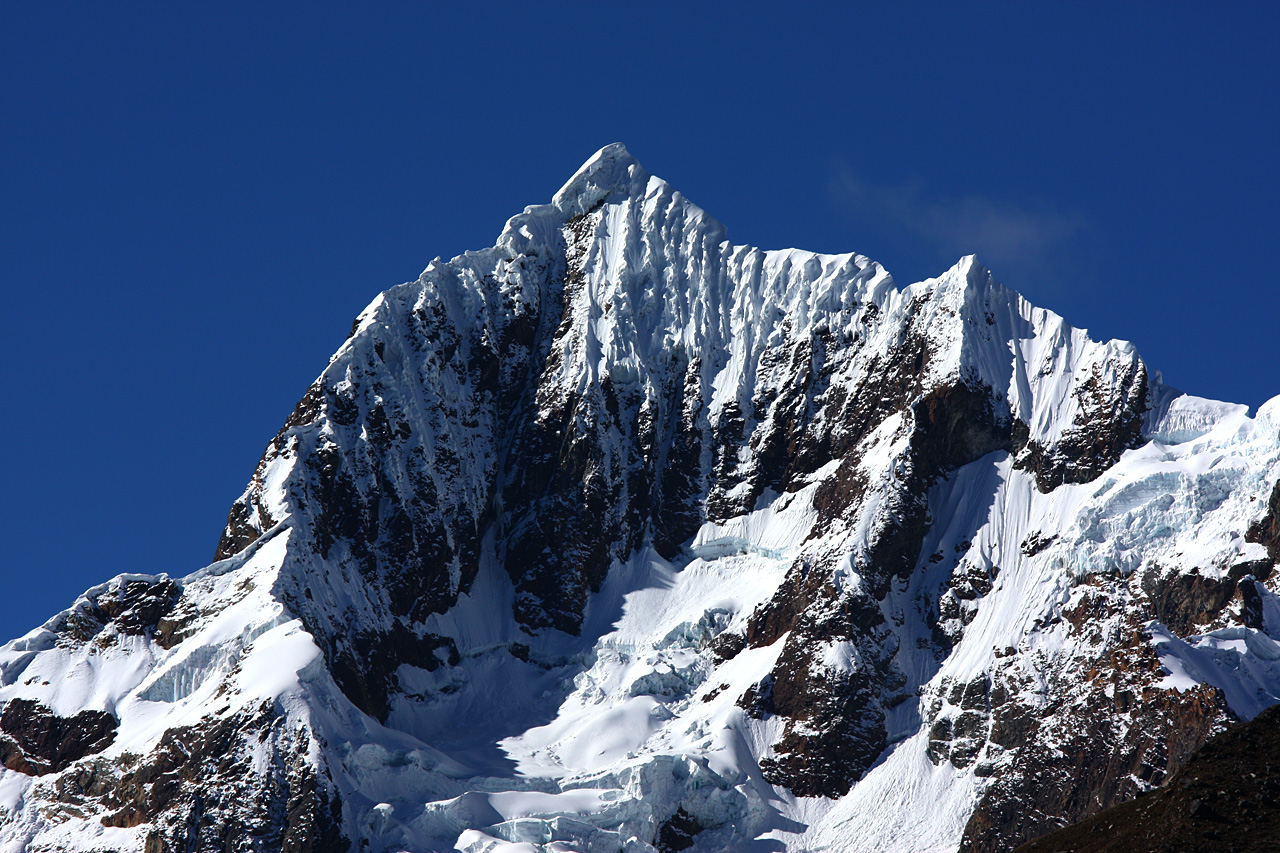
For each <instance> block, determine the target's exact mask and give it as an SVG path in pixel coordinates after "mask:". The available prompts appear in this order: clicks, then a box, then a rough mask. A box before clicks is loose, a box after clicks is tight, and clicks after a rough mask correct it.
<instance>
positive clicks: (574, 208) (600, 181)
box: [551, 142, 650, 216]
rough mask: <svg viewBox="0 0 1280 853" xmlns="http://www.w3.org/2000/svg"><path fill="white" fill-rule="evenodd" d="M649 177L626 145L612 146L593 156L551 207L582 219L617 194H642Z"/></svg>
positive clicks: (568, 183) (577, 172)
mask: <svg viewBox="0 0 1280 853" xmlns="http://www.w3.org/2000/svg"><path fill="white" fill-rule="evenodd" d="M649 177H650V176H649V173H648V172H647V171H645V168H644V167H643V166H641V165H640V162H639V161H638V160H636V158H635V157H633V156H632V155H631V152H630V151H628V150H627V147H626V146H625V145H623V144H622V143H621V142H613V143H610V144H609V145H606V146H605V147H603V148H601V149H600V150H599V151H597V152H596V153H595V154H593V155H591V157H590V158H588V159H587V162H585V163H583V164H582V166H581V167H580V168H579V169H578V171H576V172H574V173H573V177H571V178H570V179H569V180H568V181H566V182H565V185H564V186H563V187H561V188H560V191H559V192H557V193H556V194H555V198H554V199H552V202H551V203H552V205H553V206H555V207H556V208H557V209H558V210H560V211H562V212H564V213H566V214H568V215H569V216H579V215H581V214H583V213H586V212H587V211H589V210H591V209H592V208H594V207H595V206H596V205H598V204H599V203H600V202H601V201H602V200H604V199H605V198H607V197H609V196H610V195H612V194H613V193H615V192H619V191H622V192H631V191H632V190H633V189H635V190H640V191H642V190H643V187H644V186H645V185H646V184H647V183H648V181H649ZM637 184H638V185H639V186H638V187H637Z"/></svg>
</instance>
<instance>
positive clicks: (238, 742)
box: [56, 708, 350, 853]
mask: <svg viewBox="0 0 1280 853" xmlns="http://www.w3.org/2000/svg"><path fill="white" fill-rule="evenodd" d="M255 745H257V746H259V748H262V747H267V748H269V750H270V752H269V755H270V760H269V761H268V762H266V763H265V765H264V764H263V763H261V762H256V761H255V760H254V758H253V756H254V752H255V750H254V749H253V746H255ZM306 754H307V746H306V734H305V732H296V731H289V730H288V729H287V728H286V726H285V721H284V720H283V719H282V718H281V717H279V716H278V715H277V714H276V713H274V712H273V711H272V710H271V709H270V708H260V709H254V710H253V711H252V712H249V713H244V714H232V715H228V716H225V717H210V718H207V719H205V720H203V721H201V722H200V723H198V724H196V725H194V726H186V727H182V728H175V729H170V730H169V731H167V732H165V734H164V736H163V737H162V738H161V739H160V742H159V744H158V745H157V746H156V748H155V749H154V750H153V751H152V752H151V753H149V754H148V755H146V756H132V757H130V758H129V759H128V760H127V761H126V762H124V763H123V764H113V763H108V762H101V761H100V762H93V763H88V764H85V765H82V766H79V767H77V768H76V769H75V770H73V771H68V772H67V773H66V774H64V775H63V776H62V777H60V778H59V779H58V780H57V783H56V787H57V792H58V798H57V802H58V803H59V804H60V806H61V807H62V808H64V809H81V810H83V809H86V808H92V807H97V808H100V809H103V810H104V811H105V814H104V816H103V817H102V819H101V820H102V823H103V824H104V825H106V826H114V827H134V826H139V825H142V824H146V825H148V826H149V829H148V830H147V833H146V838H145V848H146V850H148V851H155V853H176V852H177V851H204V850H223V851H235V853H250V851H252V853H266V851H290V853H347V851H348V850H349V849H350V842H349V841H348V840H347V839H346V838H345V837H344V836H343V834H342V831H341V821H342V812H341V804H340V802H339V801H338V799H337V797H336V795H335V794H334V793H333V792H332V786H331V783H329V782H328V781H327V780H325V779H322V778H320V777H319V776H318V775H317V772H318V771H317V769H316V768H315V767H314V766H312V765H311V764H310V763H309V762H308V761H307V760H306Z"/></svg>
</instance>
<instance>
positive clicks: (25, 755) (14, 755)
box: [0, 699, 118, 776]
mask: <svg viewBox="0 0 1280 853" xmlns="http://www.w3.org/2000/svg"><path fill="white" fill-rule="evenodd" d="M117 725H118V723H117V721H116V718H115V717H113V716H111V715H110V714H108V713H106V712H105V711H79V712H77V713H76V714H74V715H73V716H70V717H59V716H58V715H57V714H55V713H53V711H52V710H50V709H49V708H47V707H45V706H44V705H41V704H40V703H38V702H33V701H31V700H29V699H10V700H9V702H8V704H6V705H5V706H4V713H3V714H0V730H3V732H4V736H0V763H3V764H4V766H5V767H8V768H9V769H10V770H16V771H18V772H19V773H25V774H27V775H28V776H39V775H43V774H45V773H57V772H58V771H60V770H62V769H63V768H65V767H68V766H69V765H71V764H72V763H74V762H76V761H79V760H80V759H81V758H84V757H85V756H86V755H93V754H94V753H97V752H101V751H102V750H104V749H106V748H107V747H108V746H110V745H111V742H112V741H114V740H115V738H116V727H117Z"/></svg>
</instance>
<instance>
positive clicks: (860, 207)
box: [831, 166, 1088, 279]
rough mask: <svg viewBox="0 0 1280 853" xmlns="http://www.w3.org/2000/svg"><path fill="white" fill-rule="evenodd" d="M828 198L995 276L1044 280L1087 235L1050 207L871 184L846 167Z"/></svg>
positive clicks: (1083, 226)
mask: <svg viewBox="0 0 1280 853" xmlns="http://www.w3.org/2000/svg"><path fill="white" fill-rule="evenodd" d="M831 193H832V196H833V198H834V199H835V201H836V202H837V204H839V205H840V206H842V207H845V208H847V209H849V210H850V212H852V213H853V214H854V215H855V216H857V217H858V218H860V219H867V220H875V221H877V222H878V223H880V224H881V225H885V226H890V227H891V228H892V229H893V230H898V231H902V232H906V233H905V234H904V236H907V237H911V238H913V239H915V240H923V241H925V242H927V243H928V244H929V245H930V248H931V249H933V250H935V251H938V252H941V253H943V254H945V255H949V256H951V257H953V258H958V257H960V256H961V255H967V254H972V253H977V254H978V255H979V256H980V258H981V260H982V261H983V263H985V264H987V265H988V266H991V267H992V268H993V269H995V270H996V272H997V274H999V273H1000V272H1002V271H1003V272H1009V273H1014V272H1016V273H1022V274H1033V275H1036V276H1037V277H1038V278H1044V277H1046V276H1045V275H1044V274H1045V273H1046V272H1049V271H1051V268H1052V267H1054V266H1055V265H1056V264H1058V263H1059V262H1061V261H1063V260H1065V257H1064V256H1065V255H1066V253H1067V252H1068V251H1069V248H1070V246H1071V244H1072V243H1073V242H1074V241H1076V240H1077V238H1079V237H1080V236H1081V235H1082V234H1084V233H1085V232H1086V231H1087V230H1088V222H1087V221H1086V220H1085V219H1084V218H1083V217H1081V216H1078V215H1074V214H1070V213H1063V212H1061V211H1058V210H1056V209H1054V208H1052V207H1050V206H1049V205H1045V204H1037V203H1031V204H1028V203H1026V202H1018V201H1012V200H1004V199H995V198H987V197H984V196H977V195H967V196H962V197H956V198H945V197H939V196H936V195H931V194H930V193H929V192H928V190H927V188H926V187H925V185H924V184H923V183H922V182H919V181H915V182H909V183H904V184H898V185H884V184H875V183H872V182H869V181H866V180H864V179H863V178H861V177H860V176H859V175H857V174H856V173H855V172H854V171H853V170H852V169H849V168H848V167H844V166H842V167H840V168H838V169H837V171H836V174H835V176H834V178H833V179H832V182H831ZM1047 277H1048V278H1050V279H1058V278H1059V275H1049V276H1047Z"/></svg>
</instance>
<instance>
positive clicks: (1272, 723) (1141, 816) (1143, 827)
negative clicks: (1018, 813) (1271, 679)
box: [1017, 707, 1280, 853]
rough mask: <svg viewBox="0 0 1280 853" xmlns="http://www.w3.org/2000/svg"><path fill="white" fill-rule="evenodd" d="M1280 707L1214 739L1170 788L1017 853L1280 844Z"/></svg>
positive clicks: (1257, 850)
mask: <svg viewBox="0 0 1280 853" xmlns="http://www.w3.org/2000/svg"><path fill="white" fill-rule="evenodd" d="M1277 767H1280V708H1274V707H1273V708H1269V709H1268V710H1266V711H1264V712H1262V713H1261V714H1259V715H1258V716H1257V717H1256V718H1255V719H1253V720H1251V721H1249V722H1248V723H1244V724H1242V725H1239V726H1236V727H1235V728H1233V729H1232V730H1230V731H1228V732H1226V733H1225V734H1223V735H1222V736H1220V737H1217V738H1214V739H1213V740H1212V741H1210V742H1209V743H1208V744H1206V745H1205V746H1204V747H1202V748H1201V749H1200V750H1199V751H1198V752H1196V753H1195V754H1194V755H1192V756H1191V758H1190V760H1188V761H1187V762H1186V764H1185V766H1184V767H1183V769H1182V770H1180V771H1179V772H1178V773H1176V774H1175V775H1174V776H1172V777H1171V778H1170V779H1169V781H1168V783H1167V784H1166V785H1164V787H1162V788H1160V789H1158V790H1156V791H1153V792H1151V793H1147V794H1144V795H1142V796H1140V797H1138V798H1136V799H1133V800H1130V801H1129V802H1126V803H1124V804H1122V805H1119V806H1116V807H1115V808H1112V809H1108V810H1107V811H1103V812H1100V813H1098V814H1095V815H1094V816H1093V817H1091V818H1089V819H1088V820H1085V821H1082V822H1081V823H1079V824H1077V825H1075V826H1071V827H1068V828H1066V829H1061V830H1058V831H1057V832H1053V833H1050V834H1049V835H1046V836H1044V837H1042V838H1040V839H1038V840H1036V841H1033V842H1030V843H1028V844H1025V845H1023V846H1021V847H1019V848H1018V849H1017V853H1052V851H1058V850H1074V851H1076V853H1110V851H1120V850H1149V851H1151V853H1175V851H1183V850H1221V851H1224V853H1228V852H1229V853H1262V851H1265V850H1275V849H1276V847H1277V845H1280V811H1278V810H1277V808H1276V801H1277V795H1278V794H1280V777H1278V776H1277V774H1276V768H1277Z"/></svg>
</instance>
